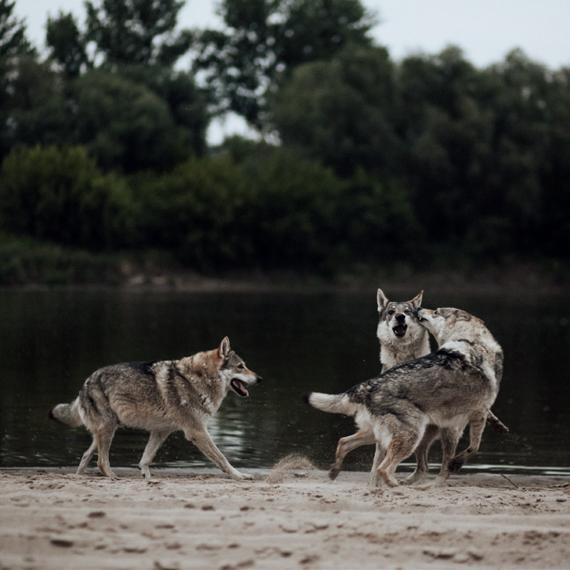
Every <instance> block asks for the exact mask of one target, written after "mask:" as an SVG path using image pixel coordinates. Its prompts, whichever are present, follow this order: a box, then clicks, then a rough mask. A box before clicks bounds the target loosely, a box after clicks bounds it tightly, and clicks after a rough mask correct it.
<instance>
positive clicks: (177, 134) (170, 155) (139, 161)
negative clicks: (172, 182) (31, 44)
mask: <svg viewBox="0 0 570 570" xmlns="http://www.w3.org/2000/svg"><path fill="white" fill-rule="evenodd" d="M72 97H73V99H74V101H75V104H76V107H77V110H76V113H75V116H74V120H75V124H76V126H77V135H76V140H77V141H78V142H80V143H81V144H85V145H86V146H87V148H88V149H89V152H90V153H91V154H92V155H93V156H94V157H96V159H97V162H98V163H99V164H100V165H101V166H102V167H103V168H104V169H121V170H124V171H126V172H134V171H137V170H146V169H166V168H169V167H172V166H173V165H174V164H176V163H177V162H180V161H181V160H183V159H184V158H185V157H186V156H188V154H190V153H191V151H192V149H191V147H190V146H189V145H188V137H187V135H186V131H185V129H183V128H180V127H178V126H177V125H176V124H175V122H174V120H173V118H172V115H171V113H170V111H169V109H168V105H167V104H166V103H165V101H163V100H162V99H161V98H160V97H158V96H157V95H156V94H155V93H153V92H152V91H151V90H150V89H148V88H147V87H145V86H144V85H142V84H140V83H136V82H134V81H129V80H128V79H126V78H124V77H120V76H118V75H116V74H113V73H108V72H105V71H100V70H99V71H91V72H89V73H87V74H85V75H82V76H81V77H79V78H78V79H77V80H76V82H75V83H74V85H73V87H72Z"/></svg>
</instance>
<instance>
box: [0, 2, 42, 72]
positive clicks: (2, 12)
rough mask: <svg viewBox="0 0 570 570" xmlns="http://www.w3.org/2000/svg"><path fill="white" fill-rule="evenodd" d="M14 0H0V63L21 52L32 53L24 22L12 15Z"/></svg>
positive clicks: (3, 64) (5, 62) (4, 63)
mask: <svg viewBox="0 0 570 570" xmlns="http://www.w3.org/2000/svg"><path fill="white" fill-rule="evenodd" d="M15 5H16V2H15V0H0V63H1V64H2V66H5V65H6V64H7V63H9V61H10V60H11V59H13V58H15V57H17V56H20V55H23V54H31V53H34V49H33V47H32V45H31V44H30V42H29V41H28V38H27V36H26V26H25V24H24V22H23V21H22V20H20V19H18V18H17V17H16V16H15V15H14V6H15Z"/></svg>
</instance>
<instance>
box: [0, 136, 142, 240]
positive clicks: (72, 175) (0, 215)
mask: <svg viewBox="0 0 570 570" xmlns="http://www.w3.org/2000/svg"><path fill="white" fill-rule="evenodd" d="M129 208H130V198H129V194H128V189H127V188H126V186H125V184H124V182H121V181H120V180H119V179H117V178H115V177H113V176H103V175H102V174H101V173H100V172H99V170H98V169H97V167H96V166H95V163H94V162H93V160H92V159H90V158H89V157H88V156H87V153H86V152H85V150H84V149H82V148H78V147H67V148H58V147H54V146H51V147H33V148H20V149H17V150H15V151H13V152H12V153H10V155H9V156H8V157H7V158H6V159H5V160H4V162H3V164H2V169H1V183H0V223H1V226H2V228H3V229H4V230H6V231H9V232H13V233H15V234H23V235H27V236H30V237H33V238H36V239H40V240H47V241H53V242H57V243H60V244H64V245H69V246H80V247H88V248H91V249H95V250H98V249H103V248H109V247H112V246H120V245H125V244H126V243H128V239H129V236H130V232H131V218H130V214H129Z"/></svg>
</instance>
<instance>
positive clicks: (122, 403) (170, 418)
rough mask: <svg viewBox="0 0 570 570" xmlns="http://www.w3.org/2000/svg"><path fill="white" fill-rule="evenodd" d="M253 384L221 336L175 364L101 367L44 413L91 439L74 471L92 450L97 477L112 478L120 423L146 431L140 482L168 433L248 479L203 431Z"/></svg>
mask: <svg viewBox="0 0 570 570" xmlns="http://www.w3.org/2000/svg"><path fill="white" fill-rule="evenodd" d="M260 380H261V377H260V376H258V375H257V374H256V373H255V372H253V371H252V370H250V369H249V368H248V367H247V366H246V365H245V362H244V361H243V360H242V358H241V357H240V356H238V354H237V353H236V352H234V351H233V350H232V349H231V346H230V341H229V339H228V337H225V338H224V339H223V340H222V342H221V343H220V345H219V346H218V347H217V348H215V349H213V350H208V351H204V352H198V353H196V354H194V355H192V356H187V357H184V358H181V359H179V360H162V361H157V362H129V363H124V364H115V365H113V366H106V367H105V368H100V369H99V370H96V371H95V372H93V374H91V376H89V378H87V380H86V381H85V383H84V384H83V387H82V388H81V390H80V391H79V395H78V396H77V398H75V400H73V402H71V403H70V404H58V405H57V406H55V407H54V408H53V409H52V410H51V411H50V417H51V418H53V419H55V420H58V421H60V422H61V423H63V424H66V425H68V426H72V427H79V426H81V425H83V426H85V427H86V428H87V429H88V430H89V431H90V432H91V435H92V436H93V442H92V443H91V445H90V446H89V448H88V449H87V451H85V453H84V454H83V457H82V458H81V462H80V463H79V467H78V469H77V473H82V472H83V471H84V470H85V468H86V467H87V465H88V464H89V462H90V461H91V458H92V457H93V455H94V453H95V452H97V466H98V467H99V470H100V471H101V473H102V474H103V475H106V476H107V477H114V476H115V475H114V473H113V471H112V470H111V466H110V464H109V449H110V447H111V442H112V440H113V436H114V435H115V431H116V430H117V428H118V427H123V426H124V427H131V428H139V429H143V430H146V431H148V432H150V437H149V439H148V443H147V445H146V448H145V450H144V452H143V455H142V458H141V460H140V463H139V467H140V469H141V472H142V475H143V476H144V477H145V478H147V479H148V478H150V469H149V466H150V464H151V463H152V461H153V459H154V456H155V455H156V452H157V451H158V449H159V448H160V446H161V445H162V444H163V443H164V441H165V440H166V438H167V437H168V436H169V435H170V434H171V433H172V432H174V431H179V430H181V431H183V432H184V435H185V437H186V439H187V440H188V441H190V442H192V443H193V444H194V445H195V446H196V447H197V448H198V449H199V450H200V451H201V452H202V453H203V454H204V455H205V456H206V457H207V458H208V459H209V460H210V461H212V462H213V463H214V464H215V465H217V466H218V467H219V468H220V469H221V470H222V471H223V472H224V473H226V474H227V475H229V476H230V477H232V478H233V479H249V478H251V477H250V476H249V475H245V474H243V473H240V472H239V471H238V470H237V469H235V468H234V467H232V465H230V463H229V461H228V460H227V459H226V457H225V456H224V455H223V453H222V452H221V451H220V450H219V449H218V447H217V446H216V444H215V443H214V441H213V440H212V438H211V436H210V434H209V433H208V430H207V421H208V419H209V418H210V417H211V416H213V415H214V414H215V413H216V412H217V411H218V409H219V407H220V405H221V404H222V402H223V400H224V398H225V397H226V395H227V394H228V392H230V391H232V392H234V393H235V394H237V395H238V396H241V397H243V398H246V397H248V396H249V391H248V387H249V386H251V385H253V384H256V383H258V382H259V381H260Z"/></svg>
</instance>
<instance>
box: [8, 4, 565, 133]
mask: <svg viewBox="0 0 570 570" xmlns="http://www.w3.org/2000/svg"><path fill="white" fill-rule="evenodd" d="M364 4H365V6H367V7H368V8H369V9H370V10H372V11H374V12H376V14H377V15H378V16H379V19H380V24H379V25H378V26H377V27H376V28H375V29H374V36H375V38H376V40H377V41H378V43H380V44H383V45H385V46H387V47H388V48H389V50H390V52H391V53H392V55H393V56H394V57H395V58H401V57H403V56H405V55H407V54H409V53H413V52H417V51H424V52H428V53H433V52H437V51H439V50H441V49H442V48H444V47H445V46H446V45H448V44H450V43H453V44H456V45H459V46H460V47H461V48H463V50H464V52H465V54H466V56H467V58H468V59H470V60H471V61H472V62H474V63H475V64H477V65H488V64H490V63H494V62H496V61H498V60H500V59H502V58H503V57H504V55H505V54H506V53H507V52H508V51H509V50H510V49H512V48H514V47H520V48H522V49H523V50H524V51H525V52H526V53H527V55H529V56H530V57H531V58H533V59H536V60H538V61H541V62H543V63H545V64H547V65H548V66H550V67H554V68H556V67H561V66H567V65H570V32H569V30H570V0H364ZM216 5H217V1H216V0H188V1H187V3H186V6H185V8H184V9H183V11H182V13H181V18H180V26H181V27H204V26H208V25H214V24H217V23H218V19H217V17H216V14H215V7H216ZM59 10H65V11H72V12H73V13H75V14H77V15H78V16H79V17H80V19H82V17H83V0H16V12H17V13H18V15H19V16H21V17H23V18H25V20H26V22H27V24H28V31H29V36H30V38H31V39H32V40H33V41H34V43H35V44H36V45H37V46H38V47H43V42H44V26H45V22H46V19H47V15H48V14H52V15H54V14H56V13H57V12H58V11H59ZM235 130H238V131H241V130H242V127H240V121H239V119H236V118H232V119H229V120H228V121H226V123H225V124H215V125H213V126H212V130H211V132H210V134H209V139H210V142H213V143H214V142H218V140H220V139H221V138H223V136H224V135H225V134H228V133H229V132H233V131H235Z"/></svg>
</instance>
